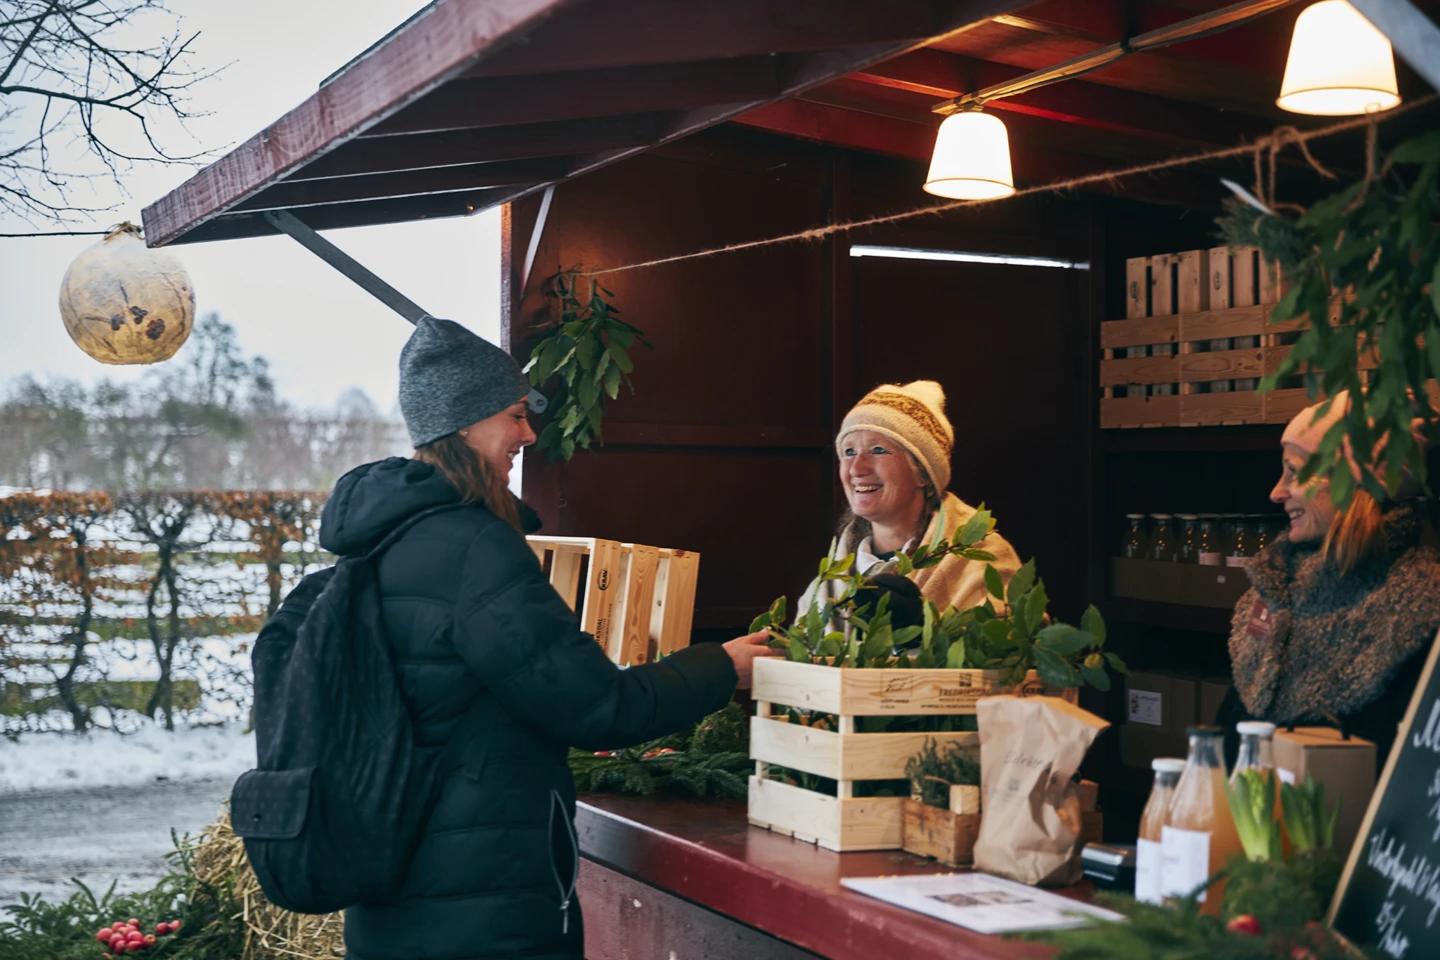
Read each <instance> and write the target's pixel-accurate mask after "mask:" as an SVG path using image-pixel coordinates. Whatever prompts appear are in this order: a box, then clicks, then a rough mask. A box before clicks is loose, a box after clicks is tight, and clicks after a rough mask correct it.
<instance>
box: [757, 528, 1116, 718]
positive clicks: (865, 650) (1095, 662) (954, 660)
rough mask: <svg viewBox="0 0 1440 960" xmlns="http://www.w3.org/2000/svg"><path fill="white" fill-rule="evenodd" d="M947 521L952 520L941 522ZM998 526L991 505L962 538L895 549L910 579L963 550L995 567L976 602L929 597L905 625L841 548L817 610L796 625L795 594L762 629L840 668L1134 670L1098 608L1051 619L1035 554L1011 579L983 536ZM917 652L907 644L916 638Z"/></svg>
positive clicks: (799, 655) (1015, 674)
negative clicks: (1075, 619)
mask: <svg viewBox="0 0 1440 960" xmlns="http://www.w3.org/2000/svg"><path fill="white" fill-rule="evenodd" d="M944 527H945V523H944V517H943V515H942V517H941V518H940V522H939V523H938V524H937V525H936V529H937V531H939V530H943V529H944ZM994 529H995V519H994V517H993V516H991V514H990V511H989V510H987V509H986V508H985V505H984V504H981V505H980V509H978V510H976V511H975V514H974V516H972V517H971V518H970V519H969V520H968V521H967V522H966V523H965V524H963V525H962V526H961V527H960V528H959V529H957V530H956V531H955V534H954V536H953V537H950V538H948V539H947V538H946V537H944V536H943V535H941V534H937V536H936V537H935V538H934V539H932V540H931V541H930V542H929V543H923V544H921V545H919V546H918V547H916V548H915V549H914V550H913V551H911V552H910V553H908V554H907V553H904V552H900V553H897V554H896V556H895V572H896V573H899V574H901V575H902V576H906V575H909V574H911V573H913V572H915V571H917V570H924V569H927V568H929V567H933V566H935V565H937V564H939V563H940V562H941V561H942V560H944V559H945V558H946V557H949V556H954V557H959V558H961V559H965V560H971V561H975V562H979V563H984V564H985V586H986V589H987V591H988V593H989V595H988V596H987V597H986V598H985V600H984V601H983V602H982V603H980V604H977V605H975V606H973V607H969V608H966V609H958V608H955V607H946V608H944V609H943V610H942V609H940V608H939V607H938V606H937V605H936V603H935V602H934V601H932V600H926V601H924V622H923V624H921V625H919V626H905V627H898V628H897V627H895V626H894V625H893V623H892V614H891V611H890V609H889V605H890V597H889V594H888V593H887V594H884V595H882V596H881V597H880V599H879V600H877V601H876V602H875V603H873V604H871V603H868V602H862V601H861V599H860V597H861V595H862V594H861V591H862V590H863V589H864V588H865V586H866V585H867V580H866V577H865V574H864V573H863V572H862V571H858V570H857V569H856V568H855V555H854V554H850V555H849V556H846V557H843V558H841V559H833V557H834V554H835V550H834V549H833V546H832V549H831V550H830V551H829V553H828V554H827V555H826V557H825V558H824V559H822V560H821V561H820V566H819V579H820V584H821V586H822V587H826V585H828V584H835V586H833V587H828V588H827V589H821V590H818V591H817V592H816V597H815V600H814V602H812V603H811V605H810V608H809V609H808V610H806V611H805V612H804V613H803V614H801V615H800V616H798V617H797V618H796V619H795V622H794V623H787V620H788V617H787V611H786V600H785V598H784V597H780V598H778V599H777V600H776V601H775V602H774V603H773V604H771V606H770V609H768V610H766V611H765V612H764V613H762V614H760V615H759V616H758V617H756V618H755V620H754V622H752V623H751V625H750V631H751V632H752V633H754V632H758V631H760V630H766V631H769V633H770V635H771V638H772V639H771V641H770V642H771V645H772V646H775V647H779V648H780V649H783V650H785V651H786V655H787V657H788V658H789V659H790V660H795V661H799V662H802V663H823V664H826V665H829V666H835V667H895V668H922V669H923V668H935V667H943V668H950V669H978V670H998V671H1000V679H1001V682H1002V683H1004V684H1006V685H1013V684H1018V683H1022V682H1024V680H1025V677H1026V674H1027V673H1028V672H1029V671H1031V670H1035V671H1036V672H1037V673H1038V674H1039V676H1040V679H1041V680H1042V681H1043V682H1045V683H1047V684H1049V685H1051V686H1055V687H1079V686H1082V685H1085V684H1088V685H1090V686H1093V687H1095V688H1097V689H1099V690H1109V689H1110V675H1109V672H1108V670H1107V667H1108V669H1109V670H1114V671H1116V672H1117V673H1121V674H1124V673H1126V672H1128V671H1127V668H1126V666H1125V662H1124V660H1122V659H1121V658H1120V657H1119V656H1118V655H1116V654H1114V653H1111V652H1109V651H1107V650H1105V621H1104V618H1103V617H1101V615H1100V611H1099V610H1097V609H1095V607H1094V605H1091V606H1090V607H1089V608H1088V609H1087V610H1086V611H1085V613H1084V615H1083V616H1082V617H1081V619H1080V626H1079V627H1074V626H1071V625H1069V624H1065V623H1059V622H1051V621H1050V619H1049V617H1048V609H1049V605H1050V598H1049V595H1048V594H1047V593H1046V591H1045V583H1044V581H1042V580H1041V579H1040V578H1039V576H1038V575H1037V573H1036V568H1035V561H1034V560H1033V559H1032V560H1030V561H1028V562H1026V563H1025V564H1024V565H1023V566H1022V567H1021V568H1020V569H1019V570H1017V571H1015V573H1014V574H1013V575H1012V576H1011V578H1010V581H1009V583H1005V582H1004V578H1002V577H1001V576H1000V572H999V571H998V570H996V569H995V567H994V561H995V556H994V554H992V553H990V552H989V551H988V550H985V549H984V548H983V547H982V546H981V543H982V541H984V539H985V538H986V537H988V536H989V535H990V533H991V532H992V531H993V530H994ZM917 641H918V649H917V650H915V652H914V655H913V656H912V655H911V654H910V653H909V652H908V651H906V650H905V649H902V648H905V647H908V646H910V645H912V644H916V642H917Z"/></svg>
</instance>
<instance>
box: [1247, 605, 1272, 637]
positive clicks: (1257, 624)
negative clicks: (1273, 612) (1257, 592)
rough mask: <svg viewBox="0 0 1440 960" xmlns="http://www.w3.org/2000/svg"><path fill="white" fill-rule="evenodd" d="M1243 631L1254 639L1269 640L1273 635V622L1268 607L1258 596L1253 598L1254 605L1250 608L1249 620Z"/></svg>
mask: <svg viewBox="0 0 1440 960" xmlns="http://www.w3.org/2000/svg"><path fill="white" fill-rule="evenodd" d="M1245 632H1246V633H1248V634H1250V636H1252V637H1254V638H1255V639H1256V640H1269V639H1270V638H1271V637H1273V636H1274V635H1275V624H1274V622H1273V621H1272V620H1271V619H1270V608H1269V607H1267V606H1266V605H1265V601H1264V600H1263V599H1261V598H1260V597H1256V598H1255V605H1254V606H1253V607H1251V608H1250V622H1249V623H1247V624H1246V625H1245Z"/></svg>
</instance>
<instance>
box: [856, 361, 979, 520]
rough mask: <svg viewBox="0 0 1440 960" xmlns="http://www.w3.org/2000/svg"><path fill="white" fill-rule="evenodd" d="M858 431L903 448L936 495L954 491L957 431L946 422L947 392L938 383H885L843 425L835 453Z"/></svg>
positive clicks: (867, 396) (929, 381) (867, 395)
mask: <svg viewBox="0 0 1440 960" xmlns="http://www.w3.org/2000/svg"><path fill="white" fill-rule="evenodd" d="M856 430H873V431H874V432H876V433H879V434H883V435H885V436H887V437H889V438H890V439H892V440H894V441H895V442H896V443H898V444H900V445H901V446H902V447H904V448H905V449H906V450H908V451H910V454H911V455H912V456H913V457H914V458H915V459H916V460H917V461H919V463H920V467H921V469H923V470H924V471H925V473H926V475H927V476H928V477H929V479H930V482H931V483H933V484H934V485H935V492H936V493H939V494H944V493H945V491H946V490H948V489H950V451H951V450H952V449H954V447H955V429H954V428H953V427H951V426H950V421H949V420H947V419H946V418H945V390H944V389H943V388H942V387H941V386H940V384H938V383H936V382H935V381H934V380H916V381H914V382H913V383H907V384H903V385H899V384H894V383H882V384H881V385H880V386H878V387H876V388H875V389H874V390H871V391H870V392H869V393H867V394H866V395H865V397H864V399H862V400H861V401H860V402H859V403H857V404H856V405H855V407H854V409H852V410H851V411H850V412H849V413H847V414H846V415H845V420H844V422H843V423H841V424H840V432H839V434H837V435H836V437H835V453H836V455H837V456H838V455H842V451H843V450H844V444H845V438H846V437H847V436H849V435H850V434H851V433H854V432H855V431H856Z"/></svg>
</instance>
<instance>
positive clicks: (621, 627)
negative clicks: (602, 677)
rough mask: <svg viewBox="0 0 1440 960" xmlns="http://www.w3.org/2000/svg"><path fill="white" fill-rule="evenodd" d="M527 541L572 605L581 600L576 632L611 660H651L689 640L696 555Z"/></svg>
mask: <svg viewBox="0 0 1440 960" xmlns="http://www.w3.org/2000/svg"><path fill="white" fill-rule="evenodd" d="M526 540H528V541H529V543H530V549H532V550H534V551H535V556H536V557H537V558H538V559H539V561H540V564H541V567H542V568H548V570H549V573H550V583H551V585H552V586H554V587H555V590H556V591H557V592H558V593H559V594H560V596H561V597H563V598H564V599H565V602H566V603H568V604H569V605H570V609H572V610H574V609H577V603H578V604H580V606H579V610H580V626H581V629H583V630H584V631H585V632H586V633H589V634H591V635H593V636H594V637H595V641H596V642H597V643H599V644H600V646H601V648H603V649H604V650H605V653H606V654H607V655H608V656H609V657H610V659H611V660H614V661H615V662H616V663H618V664H621V665H625V666H628V665H633V664H641V663H648V662H650V661H651V660H654V659H655V658H656V657H658V656H661V655H663V654H668V653H673V652H675V651H676V650H679V649H681V648H682V647H687V646H689V645H690V627H691V625H692V623H693V621H694V618H695V586H696V582H697V578H698V576H699V572H700V554H698V553H695V552H693V551H689V550H675V549H671V548H669V547H650V546H646V545H644V544H638V543H621V542H619V541H617V540H599V539H596V538H593V537H527V538H526ZM582 568H586V572H585V584H584V592H583V595H582V593H581V583H580V579H581V571H582ZM582 597H583V599H582Z"/></svg>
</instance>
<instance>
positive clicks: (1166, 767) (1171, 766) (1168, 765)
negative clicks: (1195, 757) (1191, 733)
mask: <svg viewBox="0 0 1440 960" xmlns="http://www.w3.org/2000/svg"><path fill="white" fill-rule="evenodd" d="M1150 769H1151V770H1154V771H1155V772H1156V773H1180V772H1181V771H1182V770H1184V769H1185V761H1184V760H1181V759H1179V758H1178V757H1156V758H1155V759H1154V760H1151V761H1150Z"/></svg>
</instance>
